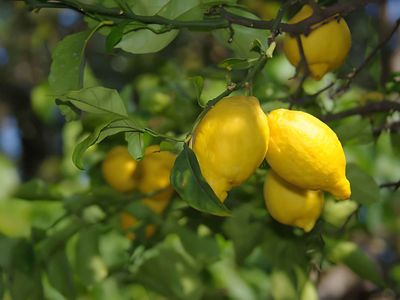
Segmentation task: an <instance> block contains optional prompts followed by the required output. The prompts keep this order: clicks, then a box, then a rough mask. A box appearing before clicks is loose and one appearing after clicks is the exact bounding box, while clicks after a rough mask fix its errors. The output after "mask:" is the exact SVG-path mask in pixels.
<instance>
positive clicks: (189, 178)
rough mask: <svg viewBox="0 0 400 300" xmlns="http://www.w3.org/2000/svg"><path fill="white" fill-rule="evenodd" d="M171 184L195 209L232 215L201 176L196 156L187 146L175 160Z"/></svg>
mask: <svg viewBox="0 0 400 300" xmlns="http://www.w3.org/2000/svg"><path fill="white" fill-rule="evenodd" d="M171 183H172V185H173V186H174V188H175V190H176V191H177V192H178V194H179V195H180V196H181V198H182V199H183V200H185V201H186V202H187V203H188V204H189V205H190V206H192V207H193V208H196V209H198V210H200V211H202V212H207V213H210V214H215V215H219V216H228V215H230V210H229V209H228V208H227V207H226V206H225V205H224V204H222V203H221V201H219V199H218V198H217V196H216V195H215V193H214V191H213V190H212V189H211V187H210V186H209V185H208V183H207V182H206V181H205V179H204V178H203V176H202V175H201V171H200V166H199V163H198V162H197V159H196V156H195V154H194V152H193V151H192V150H191V149H190V148H189V147H188V146H187V145H185V146H184V148H183V150H182V152H181V153H180V154H179V155H178V157H177V158H176V160H175V164H174V167H173V169H172V174H171Z"/></svg>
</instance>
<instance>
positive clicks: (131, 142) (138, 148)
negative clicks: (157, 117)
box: [125, 132, 144, 160]
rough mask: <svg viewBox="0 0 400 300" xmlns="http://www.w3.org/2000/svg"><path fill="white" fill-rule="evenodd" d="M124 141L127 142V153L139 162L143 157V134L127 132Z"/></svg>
mask: <svg viewBox="0 0 400 300" xmlns="http://www.w3.org/2000/svg"><path fill="white" fill-rule="evenodd" d="M125 140H126V141H127V142H128V151H129V153H130V154H131V155H132V157H133V158H134V159H136V160H141V159H142V157H143V155H144V142H143V133H141V132H127V133H125Z"/></svg>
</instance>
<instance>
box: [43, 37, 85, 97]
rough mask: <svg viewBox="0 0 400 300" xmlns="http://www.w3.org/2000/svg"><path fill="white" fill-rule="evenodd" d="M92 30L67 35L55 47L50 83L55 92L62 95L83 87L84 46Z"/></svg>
mask: <svg viewBox="0 0 400 300" xmlns="http://www.w3.org/2000/svg"><path fill="white" fill-rule="evenodd" d="M89 34H90V32H89V31H83V32H78V33H75V34H72V35H69V36H67V37H65V38H64V39H63V40H62V41H61V42H59V43H58V44H57V47H56V48H55V49H54V52H53V55H52V58H53V61H52V63H51V68H50V75H49V84H50V88H51V90H52V91H53V93H55V94H57V95H60V94H64V93H66V92H68V91H70V90H77V89H79V88H81V87H82V79H83V77H82V74H83V70H84V63H85V61H84V55H83V51H84V47H85V41H86V39H87V38H88V36H89Z"/></svg>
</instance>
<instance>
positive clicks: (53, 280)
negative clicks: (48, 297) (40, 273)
mask: <svg viewBox="0 0 400 300" xmlns="http://www.w3.org/2000/svg"><path fill="white" fill-rule="evenodd" d="M46 271H47V277H48V279H49V282H50V284H51V285H52V286H53V287H54V288H55V289H56V290H57V291H59V292H60V293H61V294H62V295H64V296H65V297H66V298H67V299H75V298H76V291H75V286H74V284H73V279H72V273H71V268H70V263H69V261H68V257H67V254H66V253H65V249H63V248H61V249H60V250H58V251H56V252H55V253H53V255H51V256H50V257H48V258H47V259H46Z"/></svg>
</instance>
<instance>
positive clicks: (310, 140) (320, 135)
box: [266, 109, 351, 199]
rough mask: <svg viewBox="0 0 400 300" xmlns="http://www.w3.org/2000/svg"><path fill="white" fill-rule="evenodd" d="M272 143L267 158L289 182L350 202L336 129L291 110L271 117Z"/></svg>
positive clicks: (343, 160) (308, 115) (278, 112)
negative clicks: (325, 192)
mask: <svg viewBox="0 0 400 300" xmlns="http://www.w3.org/2000/svg"><path fill="white" fill-rule="evenodd" d="M268 124H269V130H270V140H269V147H268V152H267V156H266V159H267V161H268V163H269V165H270V166H271V167H272V169H273V170H274V171H275V172H276V173H278V175H279V176H281V177H282V178H283V179H285V180H286V181H288V182H290V183H292V184H294V185H296V186H298V187H300V188H303V189H310V190H323V191H328V192H330V193H331V194H333V195H334V196H335V197H336V198H338V199H348V198H349V197H350V194H351V190H350V183H349V181H348V180H347V178H346V174H345V172H346V158H345V155H344V151H343V148H342V145H341V143H340V141H339V139H338V138H337V136H336V134H335V133H334V132H333V130H332V129H330V128H329V127H328V125H326V124H325V123H323V122H322V121H320V120H319V119H317V118H315V117H314V116H312V115H310V114H308V113H305V112H302V111H294V110H287V109H276V110H273V111H272V112H271V113H269V114H268Z"/></svg>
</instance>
